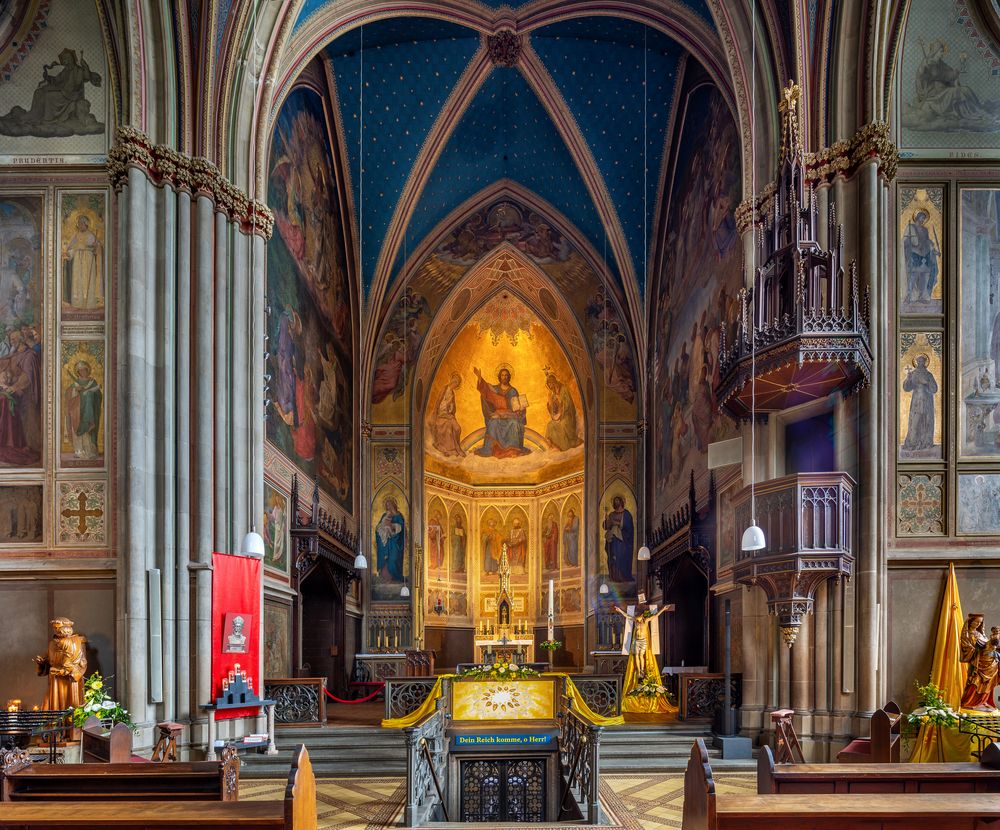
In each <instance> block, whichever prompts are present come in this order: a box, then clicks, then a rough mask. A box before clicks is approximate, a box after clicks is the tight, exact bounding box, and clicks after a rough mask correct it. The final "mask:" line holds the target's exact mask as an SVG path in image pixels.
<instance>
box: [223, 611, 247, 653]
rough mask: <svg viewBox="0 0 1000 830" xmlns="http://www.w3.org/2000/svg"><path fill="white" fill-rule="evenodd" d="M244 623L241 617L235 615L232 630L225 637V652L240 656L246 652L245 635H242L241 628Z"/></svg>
mask: <svg viewBox="0 0 1000 830" xmlns="http://www.w3.org/2000/svg"><path fill="white" fill-rule="evenodd" d="M245 623H246V621H245V620H244V619H243V617H242V616H241V615H239V614H237V615H236V616H235V617H233V628H232V631H230V632H229V636H228V637H226V652H227V653H230V654H232V653H235V654H242V653H243V652H245V651H246V650H247V635H246V634H244V633H243V626H244V625H245Z"/></svg>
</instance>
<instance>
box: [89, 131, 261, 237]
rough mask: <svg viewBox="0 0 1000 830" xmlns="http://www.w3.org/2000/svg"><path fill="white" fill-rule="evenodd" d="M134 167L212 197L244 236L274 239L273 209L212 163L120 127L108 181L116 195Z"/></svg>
mask: <svg viewBox="0 0 1000 830" xmlns="http://www.w3.org/2000/svg"><path fill="white" fill-rule="evenodd" d="M132 167H134V168H137V169H139V170H142V171H143V173H145V175H146V176H148V177H149V178H150V180H152V181H153V182H155V183H156V184H158V185H161V184H166V185H170V186H171V187H173V188H175V189H177V190H187V191H190V192H191V193H193V194H203V195H205V196H208V198H210V199H211V200H212V201H213V202H214V203H215V205H216V207H217V208H218V209H219V210H221V211H223V212H224V213H225V214H226V215H227V216H228V217H229V219H230V220H231V221H234V222H239V223H240V227H241V229H242V230H243V231H244V232H248V233H257V234H260V235H261V236H262V237H264V238H265V239H269V238H270V237H271V233H272V232H273V230H274V214H273V213H272V212H271V209H270V208H269V207H268V206H267V205H265V204H264V203H263V202H261V201H259V200H256V199H251V198H250V197H249V196H247V194H246V193H244V192H243V191H242V190H240V189H239V188H238V187H236V186H235V185H234V184H232V182H230V181H229V180H228V179H227V178H226V177H225V176H223V175H222V173H221V171H220V170H219V168H218V167H216V166H215V165H214V164H213V163H212V162H210V161H208V160H207V159H204V158H194V157H192V156H187V155H184V154H183V153H179V152H177V151H176V150H174V149H173V148H172V147H168V146H166V145H164V144H153V143H152V142H151V141H150V140H149V137H148V136H147V135H146V134H145V133H143V132H141V131H140V130H136V129H135V128H133V127H119V128H118V130H117V131H116V132H115V145H114V147H112V148H111V152H109V153H108V162H107V169H108V177H109V178H110V180H111V184H112V186H113V187H114V188H115V190H116V191H120V190H121V188H122V187H123V186H124V185H125V183H126V182H127V180H128V171H129V168H132Z"/></svg>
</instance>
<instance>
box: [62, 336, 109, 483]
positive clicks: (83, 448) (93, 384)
mask: <svg viewBox="0 0 1000 830" xmlns="http://www.w3.org/2000/svg"><path fill="white" fill-rule="evenodd" d="M59 357H60V364H61V368H60V386H61V393H62V394H61V398H60V416H61V424H60V431H59V434H60V445H59V462H60V465H61V466H63V467H102V466H103V465H104V424H105V416H104V407H105V395H104V384H105V371H104V370H105V351H104V341H103V340H64V341H63V342H62V344H61V347H60V351H59Z"/></svg>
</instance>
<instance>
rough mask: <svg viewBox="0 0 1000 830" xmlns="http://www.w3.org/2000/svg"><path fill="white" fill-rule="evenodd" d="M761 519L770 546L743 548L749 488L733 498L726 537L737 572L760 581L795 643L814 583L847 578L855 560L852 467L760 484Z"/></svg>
mask: <svg viewBox="0 0 1000 830" xmlns="http://www.w3.org/2000/svg"><path fill="white" fill-rule="evenodd" d="M755 490H756V502H757V524H758V525H759V526H760V528H761V529H762V530H763V531H764V538H765V539H766V540H767V547H765V548H764V549H763V550H757V551H745V550H742V549H741V546H740V543H741V540H742V536H743V530H744V529H745V528H747V527H749V526H750V524H751V521H752V517H751V512H750V488H749V487H745V488H744V489H743V490H742V491H741V492H740V493H739V495H737V496H736V498H735V499H734V501H733V510H734V518H735V527H734V533H733V536H732V538H730V539H727V540H725V543H726V544H729V545H732V546H733V549H734V561H735V563H736V564H735V565H734V567H733V579H734V580H735V581H736V582H739V583H742V584H744V585H757V586H759V587H760V588H762V589H763V590H764V593H765V595H766V596H767V606H768V610H769V611H770V612H771V613H772V614H775V615H777V617H778V625H779V626H780V627H781V633H782V637H783V638H784V640H785V642H786V643H787V644H788V645H789V646H791V644H792V643H794V642H795V638H796V636H797V635H798V629H799V626H800V625H801V624H802V618H803V617H804V616H805V615H806V614H808V613H810V612H811V611H812V607H813V599H814V597H815V593H816V588H817V587H818V586H819V585H820V584H822V583H823V582H825V581H826V580H828V579H831V578H835V579H840V578H841V577H847V578H850V576H851V572H852V568H853V565H854V543H853V539H854V526H853V515H852V510H853V504H854V480H853V479H852V478H851V477H850V476H849V475H847V473H799V474H796V475H790V476H784V477H782V478H775V479H771V480H770V481H765V482H762V483H760V484H758V485H757V486H756V488H755Z"/></svg>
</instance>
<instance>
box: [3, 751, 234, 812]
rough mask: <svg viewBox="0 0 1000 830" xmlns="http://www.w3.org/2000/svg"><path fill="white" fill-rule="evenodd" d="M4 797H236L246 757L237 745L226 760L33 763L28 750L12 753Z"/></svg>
mask: <svg viewBox="0 0 1000 830" xmlns="http://www.w3.org/2000/svg"><path fill="white" fill-rule="evenodd" d="M4 761H5V763H4V766H3V770H2V776H3V780H2V785H0V801H4V802H12V801H45V802H54V801H64V800H71V801H84V800H85V801H107V800H124V801H142V800H151V801H156V800H164V799H177V800H178V801H236V800H237V799H238V798H239V788H240V759H239V756H238V755H237V754H236V751H235V750H233V749H227V750H224V752H223V754H222V759H221V760H220V761H194V762H190V763H183V762H177V763H172V764H149V763H147V764H104V763H98V764H32V763H31V761H30V760H29V759H28V758H27V754H26V753H23V752H22V753H16V754H15V753H7V755H6V757H5V759H4Z"/></svg>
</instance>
